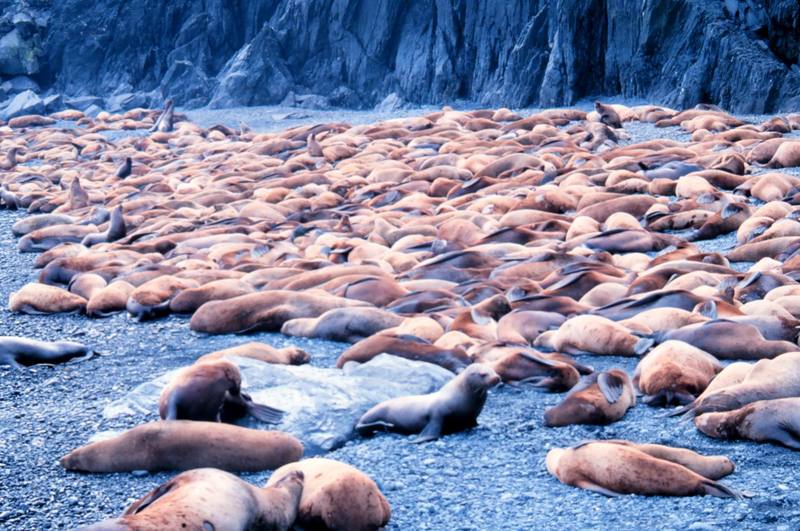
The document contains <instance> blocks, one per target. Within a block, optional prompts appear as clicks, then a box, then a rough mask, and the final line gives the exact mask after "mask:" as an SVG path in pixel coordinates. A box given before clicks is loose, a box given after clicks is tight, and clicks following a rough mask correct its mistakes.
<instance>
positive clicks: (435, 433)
mask: <svg viewBox="0 0 800 531" xmlns="http://www.w3.org/2000/svg"><path fill="white" fill-rule="evenodd" d="M441 436H442V419H441V418H439V417H431V419H430V420H429V421H428V424H427V425H426V426H425V429H424V430H422V432H421V433H420V434H419V435H417V436H416V437H415V438H414V440H412V441H411V442H413V443H414V444H419V443H424V442H429V441H435V440H436V439H438V438H439V437H441Z"/></svg>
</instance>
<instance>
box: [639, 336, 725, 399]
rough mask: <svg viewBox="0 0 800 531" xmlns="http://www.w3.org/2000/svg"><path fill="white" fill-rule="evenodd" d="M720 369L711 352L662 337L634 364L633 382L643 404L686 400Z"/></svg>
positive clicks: (696, 392)
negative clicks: (642, 396)
mask: <svg viewBox="0 0 800 531" xmlns="http://www.w3.org/2000/svg"><path fill="white" fill-rule="evenodd" d="M721 370H722V364H721V363H720V362H719V361H718V360H717V359H716V358H715V357H714V356H712V355H711V354H709V353H707V352H704V351H702V350H700V349H699V348H695V347H693V346H691V345H689V344H688V343H684V342H683V341H666V342H664V343H661V344H660V345H658V346H657V347H656V348H654V349H653V350H651V351H650V352H648V353H647V355H646V356H645V357H644V358H642V359H641V361H640V362H639V363H638V365H636V372H635V373H634V375H633V384H634V385H635V386H636V388H637V389H639V390H641V391H642V392H643V393H644V394H645V398H644V403H645V404H649V405H653V406H660V405H671V404H687V403H689V402H692V401H693V400H694V399H695V398H696V397H697V396H698V395H699V394H700V393H702V392H703V391H704V390H705V389H706V387H708V384H709V383H710V382H711V380H713V379H714V377H715V376H716V375H717V373H719V372H720V371H721Z"/></svg>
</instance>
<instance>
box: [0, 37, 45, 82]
mask: <svg viewBox="0 0 800 531" xmlns="http://www.w3.org/2000/svg"><path fill="white" fill-rule="evenodd" d="M38 72H39V57H38V50H37V49H36V44H35V43H34V41H33V40H32V39H26V38H24V37H23V35H22V31H21V30H20V29H19V28H14V29H13V30H11V31H10V32H8V33H6V34H5V35H3V36H2V37H0V74H2V75H10V76H16V75H31V74H36V73H38Z"/></svg>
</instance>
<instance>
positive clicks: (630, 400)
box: [544, 369, 636, 427]
mask: <svg viewBox="0 0 800 531" xmlns="http://www.w3.org/2000/svg"><path fill="white" fill-rule="evenodd" d="M635 405H636V393H635V392H634V390H633V385H631V379H630V378H629V377H628V374H627V373H626V372H625V371H623V370H622V369H611V370H609V371H603V372H599V373H598V372H594V373H592V374H590V375H588V376H584V377H583V378H582V379H581V381H580V382H579V383H578V384H577V385H576V386H575V387H573V388H572V390H571V391H570V392H569V393H567V396H566V397H565V398H564V400H563V401H562V402H561V403H560V404H558V405H557V406H554V407H551V408H550V409H548V410H547V411H545V412H544V424H545V426H551V427H554V426H567V425H569V424H610V423H612V422H616V421H617V420H619V419H621V418H622V417H624V416H625V413H626V412H627V411H628V409H630V408H632V407H633V406H635Z"/></svg>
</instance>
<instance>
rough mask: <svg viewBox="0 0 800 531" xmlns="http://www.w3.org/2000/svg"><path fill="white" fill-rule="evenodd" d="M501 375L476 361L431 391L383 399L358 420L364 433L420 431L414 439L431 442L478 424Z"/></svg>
mask: <svg viewBox="0 0 800 531" xmlns="http://www.w3.org/2000/svg"><path fill="white" fill-rule="evenodd" d="M499 383H500V376H498V375H497V373H496V372H494V370H492V369H491V368H489V367H487V366H486V365H483V364H480V363H476V364H473V365H470V366H469V367H467V368H466V369H464V371H463V372H461V374H459V375H458V376H456V377H455V378H453V379H452V380H450V381H449V382H447V383H446V384H445V385H444V386H443V387H442V388H441V389H439V390H438V391H435V392H433V393H430V394H427V395H414V396H402V397H399V398H393V399H390V400H386V401H385V402H381V403H380V404H378V405H376V406H374V407H372V408H371V409H370V410H369V411H367V412H366V413H364V414H363V415H362V416H361V418H360V419H359V421H358V424H356V431H358V433H359V434H361V435H370V434H372V433H374V432H375V431H378V430H381V429H386V430H389V431H395V432H399V433H404V434H407V435H408V434H414V433H418V434H419V436H418V437H417V438H416V439H415V440H414V442H418V443H419V442H427V441H432V440H435V439H438V438H439V437H441V436H442V435H447V434H450V433H455V432H458V431H464V430H468V429H470V428H473V427H475V426H477V425H478V415H480V413H481V410H482V409H483V405H484V403H485V402H486V395H487V392H488V390H489V389H491V388H492V387H494V386H495V385H497V384H499Z"/></svg>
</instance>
